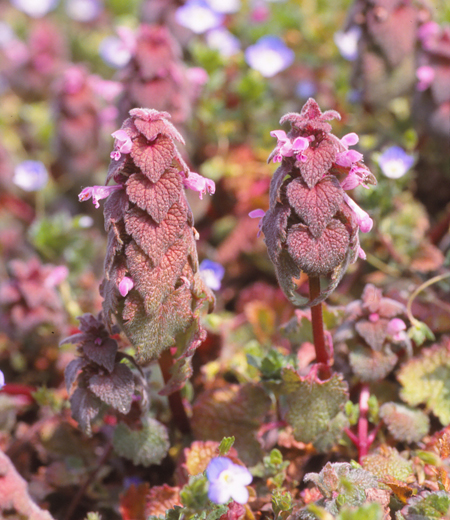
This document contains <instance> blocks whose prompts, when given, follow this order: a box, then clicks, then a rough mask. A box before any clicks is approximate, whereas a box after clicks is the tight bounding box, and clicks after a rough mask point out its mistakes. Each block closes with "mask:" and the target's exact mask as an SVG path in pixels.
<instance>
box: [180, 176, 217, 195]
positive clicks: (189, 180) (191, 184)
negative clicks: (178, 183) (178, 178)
mask: <svg viewBox="0 0 450 520" xmlns="http://www.w3.org/2000/svg"><path fill="white" fill-rule="evenodd" d="M183 184H184V187H185V188H189V189H190V190H194V191H198V192H199V196H200V199H203V194H204V193H209V194H210V195H212V194H213V193H214V192H215V191H216V185H215V184H214V181H212V180H211V179H207V178H206V177H202V176H201V175H199V174H198V173H195V172H189V174H188V176H187V177H186V178H185V179H184V180H183Z"/></svg>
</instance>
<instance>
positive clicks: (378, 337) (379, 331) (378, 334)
mask: <svg viewBox="0 0 450 520" xmlns="http://www.w3.org/2000/svg"><path fill="white" fill-rule="evenodd" d="M387 325H388V320H383V319H379V320H378V321H376V322H375V323H372V322H371V321H367V320H361V321H358V322H357V323H356V325H355V329H356V332H357V333H358V334H359V335H360V336H361V337H362V338H363V339H364V341H366V343H367V344H368V345H370V347H371V348H372V349H373V350H375V351H378V352H379V351H380V350H381V349H382V347H383V343H384V340H385V339H386V337H387V330H386V329H387Z"/></svg>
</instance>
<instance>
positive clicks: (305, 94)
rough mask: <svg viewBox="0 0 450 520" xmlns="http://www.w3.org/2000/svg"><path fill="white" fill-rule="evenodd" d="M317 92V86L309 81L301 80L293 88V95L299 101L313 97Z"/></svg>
mask: <svg viewBox="0 0 450 520" xmlns="http://www.w3.org/2000/svg"><path fill="white" fill-rule="evenodd" d="M316 92H317V85H316V84H315V83H314V81H311V80H310V79H302V80H301V81H299V82H298V83H297V86H296V87H295V95H296V96H297V97H299V98H300V99H308V98H310V97H313V96H314V95H315V94H316Z"/></svg>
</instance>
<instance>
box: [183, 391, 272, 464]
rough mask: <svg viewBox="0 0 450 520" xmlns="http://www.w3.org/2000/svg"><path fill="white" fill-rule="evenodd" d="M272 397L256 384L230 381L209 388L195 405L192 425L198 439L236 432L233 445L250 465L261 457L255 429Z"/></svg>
mask: <svg viewBox="0 0 450 520" xmlns="http://www.w3.org/2000/svg"><path fill="white" fill-rule="evenodd" d="M270 404H271V400H270V398H269V396H268V395H267V394H266V393H265V391H264V389H263V388H262V387H261V386H260V385H257V384H253V383H248V384H246V385H242V386H240V385H227V386H226V387H224V388H212V389H210V390H206V391H205V392H203V394H202V395H201V396H200V397H199V399H198V400H197V401H196V402H195V404H194V406H193V409H192V414H193V415H192V421H191V425H192V429H193V431H194V435H195V436H196V437H197V438H198V439H203V440H214V441H217V442H220V441H221V440H222V439H223V437H228V436H231V435H232V436H234V437H235V438H236V441H235V444H234V447H235V448H236V451H237V452H238V454H239V457H240V458H241V459H242V461H243V462H245V463H246V464H247V465H254V464H256V463H257V462H258V461H259V460H260V459H261V458H262V450H261V446H260V444H259V442H258V440H257V439H256V432H257V430H258V429H259V427H260V425H261V421H262V418H263V417H264V415H265V414H266V413H267V412H268V410H269V408H270Z"/></svg>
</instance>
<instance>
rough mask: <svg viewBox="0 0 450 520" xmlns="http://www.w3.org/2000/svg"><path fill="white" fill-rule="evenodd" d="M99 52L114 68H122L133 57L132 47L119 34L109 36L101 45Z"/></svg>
mask: <svg viewBox="0 0 450 520" xmlns="http://www.w3.org/2000/svg"><path fill="white" fill-rule="evenodd" d="M99 53H100V56H101V57H102V59H103V61H104V62H105V63H106V64H107V65H109V66H110V67H113V68H114V69H121V68H122V67H125V65H126V64H127V63H128V62H129V61H130V59H131V51H130V49H129V48H128V47H127V46H126V45H124V42H123V40H122V39H121V38H119V37H118V36H107V37H106V38H104V39H103V40H102V41H101V43H100V47H99Z"/></svg>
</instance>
